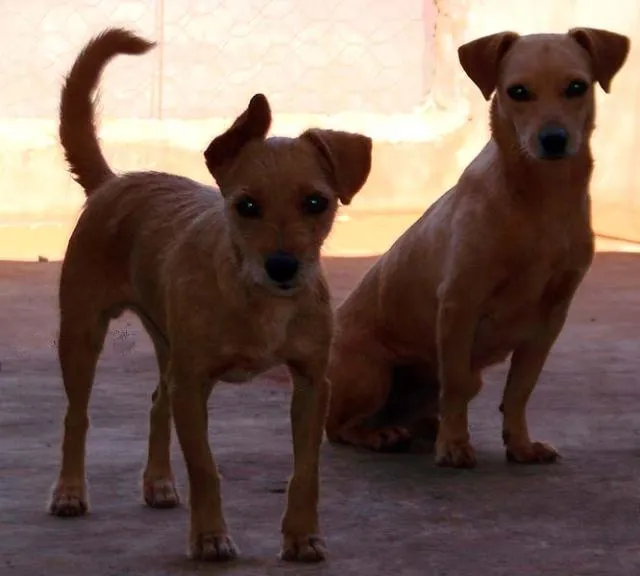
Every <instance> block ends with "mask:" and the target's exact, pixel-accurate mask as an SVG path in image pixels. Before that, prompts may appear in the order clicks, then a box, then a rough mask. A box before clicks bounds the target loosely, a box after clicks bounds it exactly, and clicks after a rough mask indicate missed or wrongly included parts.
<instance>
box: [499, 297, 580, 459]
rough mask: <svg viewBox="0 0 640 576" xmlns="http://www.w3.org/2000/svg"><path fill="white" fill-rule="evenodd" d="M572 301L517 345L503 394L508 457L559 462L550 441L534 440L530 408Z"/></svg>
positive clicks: (502, 405)
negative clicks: (527, 409) (532, 334)
mask: <svg viewBox="0 0 640 576" xmlns="http://www.w3.org/2000/svg"><path fill="white" fill-rule="evenodd" d="M568 309H569V302H565V303H562V304H559V305H558V306H557V307H555V308H554V309H553V310H552V311H551V312H550V314H549V316H548V317H547V318H546V320H545V323H544V325H543V326H542V327H541V328H540V330H539V331H538V332H537V333H536V335H535V336H534V337H533V338H532V339H530V340H528V341H527V342H525V343H524V344H522V345H521V346H519V347H518V348H516V349H515V350H514V351H513V354H512V355H511V365H510V367H509V374H508V375H507V383H506V385H505V388H504V392H503V396H502V404H501V405H500V410H501V411H502V413H503V420H502V440H503V442H504V445H505V447H506V455H507V459H508V460H509V461H511V462H520V463H526V464H531V463H546V462H555V461H556V460H557V458H558V452H557V451H556V450H555V449H554V448H553V447H552V446H549V445H548V444H544V443H542V442H532V441H531V439H530V437H529V428H528V426H527V416H526V408H527V403H528V401H529V398H530V397H531V394H532V393H533V389H534V388H535V386H536V383H537V382H538V378H539V377H540V373H541V372H542V368H543V367H544V364H545V362H546V360H547V357H548V355H549V352H550V351H551V348H552V347H553V344H554V343H555V341H556V339H557V337H558V335H559V334H560V332H561V331H562V327H563V326H564V323H565V320H566V317H567V312H568Z"/></svg>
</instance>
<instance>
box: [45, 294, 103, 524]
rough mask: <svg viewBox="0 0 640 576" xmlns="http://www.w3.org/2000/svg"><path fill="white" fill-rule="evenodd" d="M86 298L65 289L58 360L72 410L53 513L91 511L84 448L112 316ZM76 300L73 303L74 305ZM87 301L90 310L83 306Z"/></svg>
mask: <svg viewBox="0 0 640 576" xmlns="http://www.w3.org/2000/svg"><path fill="white" fill-rule="evenodd" d="M82 292H83V294H82V296H80V295H78V294H76V293H75V292H74V291H72V290H68V291H67V290H65V289H64V285H63V286H62V287H61V298H60V303H61V306H60V333H59V336H58V356H59V360H60V368H61V371H62V380H63V384H64V390H65V392H66V395H67V411H66V414H65V418H64V432H63V440H62V465H61V469H60V474H59V478H58V481H57V482H56V484H55V486H54V488H53V492H52V495H51V500H50V502H49V512H50V513H51V514H53V515H55V516H80V515H82V514H84V513H85V512H87V510H88V506H89V504H88V496H87V489H86V480H85V447H86V438H87V430H88V428H89V416H88V407H89V397H90V395H91V388H92V385H93V379H94V375H95V370H96V365H97V363H98V358H99V356H100V352H101V351H102V347H103V345H104V340H105V337H106V334H107V329H108V326H109V317H108V315H107V314H106V313H102V311H101V310H100V309H99V308H96V306H95V303H94V302H92V301H91V298H90V297H89V296H88V294H87V291H86V290H83V291H82ZM71 299H73V300H74V302H73V305H70V304H71ZM83 302H85V303H86V306H83V305H82V303H83Z"/></svg>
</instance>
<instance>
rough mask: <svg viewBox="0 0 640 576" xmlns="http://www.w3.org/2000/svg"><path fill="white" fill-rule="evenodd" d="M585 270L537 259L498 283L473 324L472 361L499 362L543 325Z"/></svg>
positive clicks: (485, 363) (568, 294) (566, 297)
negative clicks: (555, 265)
mask: <svg viewBox="0 0 640 576" xmlns="http://www.w3.org/2000/svg"><path fill="white" fill-rule="evenodd" d="M585 270H586V267H585V268H584V269H583V268H576V267H575V266H566V267H551V266H549V265H548V263H545V262H541V263H538V264H536V265H532V266H531V267H529V268H527V269H524V270H522V271H521V272H520V273H519V274H516V275H513V276H512V277H510V278H508V279H507V280H506V281H505V282H503V283H502V284H501V285H500V286H498V287H497V289H496V291H495V292H494V294H493V296H492V298H491V299H490V300H489V301H488V302H487V304H486V306H485V309H484V310H483V311H482V315H481V318H480V321H479V323H478V326H477V330H476V339H475V347H474V348H475V349H474V364H475V365H483V366H487V365H490V364H493V363H495V362H500V361H502V360H504V359H505V358H506V357H507V356H508V354H509V353H510V352H512V351H513V350H514V349H515V348H516V347H517V346H518V345H519V344H521V343H522V342H524V341H526V340H528V339H529V338H531V337H532V336H534V335H535V333H536V332H537V331H538V330H540V329H544V325H545V321H546V319H547V318H548V317H549V314H550V313H551V311H552V310H553V309H554V308H556V307H557V306H562V305H564V304H565V303H566V302H567V301H568V300H569V299H570V298H571V296H572V293H573V290H574V288H575V286H576V285H577V284H578V283H579V281H580V279H581V277H582V275H583V274H584V272H585Z"/></svg>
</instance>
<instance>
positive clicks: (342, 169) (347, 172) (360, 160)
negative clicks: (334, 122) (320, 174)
mask: <svg viewBox="0 0 640 576" xmlns="http://www.w3.org/2000/svg"><path fill="white" fill-rule="evenodd" d="M300 138H303V139H307V140H309V141H310V142H311V143H312V144H313V145H314V146H315V148H316V149H317V151H318V153H319V154H320V156H321V158H322V161H323V162H324V164H325V166H326V167H327V171H328V174H329V177H330V178H331V179H332V181H333V185H334V186H335V187H336V191H337V192H338V198H339V199H340V202H342V204H345V205H346V204H349V203H350V202H351V200H352V198H353V197H354V196H355V195H356V193H357V192H358V191H359V190H360V189H361V188H362V187H363V186H364V183H365V182H366V181H367V178H368V177H369V172H371V151H372V148H373V143H372V141H371V138H369V137H368V136H364V135H362V134H356V133H354V132H342V131H340V130H321V129H319V128H312V129H310V130H307V131H306V132H304V133H303V134H302V135H301V136H300Z"/></svg>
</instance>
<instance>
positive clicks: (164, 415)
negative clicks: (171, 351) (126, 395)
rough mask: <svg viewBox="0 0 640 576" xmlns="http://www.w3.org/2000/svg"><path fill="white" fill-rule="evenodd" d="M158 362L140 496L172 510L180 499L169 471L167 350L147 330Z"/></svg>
mask: <svg viewBox="0 0 640 576" xmlns="http://www.w3.org/2000/svg"><path fill="white" fill-rule="evenodd" d="M142 322H143V324H145V327H146V328H147V332H148V333H149V335H150V336H151V339H152V341H153V345H154V348H155V351H156V359H157V361H158V372H159V382H158V385H157V387H156V389H155V390H154V392H153V394H152V396H151V401H152V405H151V410H150V411H149V446H148V452H147V465H146V467H145V469H144V473H143V475H142V495H143V498H144V501H145V503H146V504H147V506H150V507H151V508H173V507H175V506H177V505H178V504H179V503H180V497H179V496H178V491H177V489H176V485H175V479H174V477H173V471H172V470H171V401H170V398H169V390H168V388H167V362H168V359H167V347H166V345H165V343H164V342H162V341H161V338H160V337H159V336H158V335H156V334H155V333H154V330H153V328H152V327H147V325H146V323H145V321H144V320H143V321H142Z"/></svg>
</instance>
